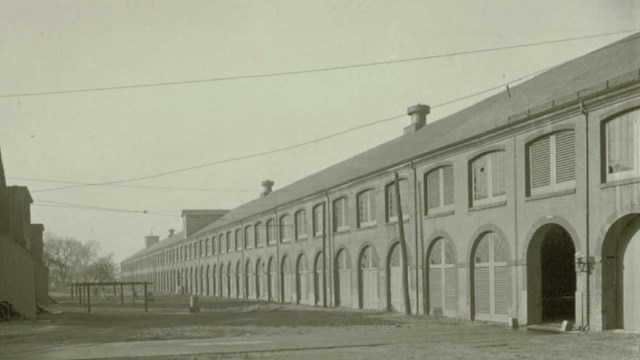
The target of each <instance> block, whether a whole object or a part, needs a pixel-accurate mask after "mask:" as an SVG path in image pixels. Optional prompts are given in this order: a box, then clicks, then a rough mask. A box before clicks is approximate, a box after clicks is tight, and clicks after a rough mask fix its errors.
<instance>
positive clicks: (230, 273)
mask: <svg viewBox="0 0 640 360" xmlns="http://www.w3.org/2000/svg"><path fill="white" fill-rule="evenodd" d="M234 278H235V276H234V275H233V266H231V263H229V264H227V297H228V298H231V297H233V293H232V291H233V289H235V286H234V284H233V279H234Z"/></svg>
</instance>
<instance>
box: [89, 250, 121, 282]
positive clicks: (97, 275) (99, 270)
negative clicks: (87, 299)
mask: <svg viewBox="0 0 640 360" xmlns="http://www.w3.org/2000/svg"><path fill="white" fill-rule="evenodd" d="M116 267H117V266H116V262H115V260H113V253H109V254H108V255H106V256H101V257H99V258H98V259H97V260H96V261H95V262H93V264H91V266H90V268H89V275H90V277H91V281H96V282H103V281H113V280H114V279H115V277H116Z"/></svg>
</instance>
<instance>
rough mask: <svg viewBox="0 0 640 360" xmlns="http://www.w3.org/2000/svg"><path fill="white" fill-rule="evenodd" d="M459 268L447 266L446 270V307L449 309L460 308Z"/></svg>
mask: <svg viewBox="0 0 640 360" xmlns="http://www.w3.org/2000/svg"><path fill="white" fill-rule="evenodd" d="M457 280H458V270H457V269H456V268H445V270H444V284H445V289H444V292H445V294H444V302H445V305H444V308H445V310H449V311H456V310H457V309H458V304H457V303H458V281H457Z"/></svg>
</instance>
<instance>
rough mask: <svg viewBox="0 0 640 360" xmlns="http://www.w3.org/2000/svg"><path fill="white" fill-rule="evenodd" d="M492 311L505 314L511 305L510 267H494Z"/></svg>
mask: <svg viewBox="0 0 640 360" xmlns="http://www.w3.org/2000/svg"><path fill="white" fill-rule="evenodd" d="M493 271H494V282H495V283H494V298H495V300H494V305H495V308H494V312H495V314H497V315H507V314H508V313H509V306H511V269H510V268H509V267H506V266H496V267H495V268H494V270H493Z"/></svg>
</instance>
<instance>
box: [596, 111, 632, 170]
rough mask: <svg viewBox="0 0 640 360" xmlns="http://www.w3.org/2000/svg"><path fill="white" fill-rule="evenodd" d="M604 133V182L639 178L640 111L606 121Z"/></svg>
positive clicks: (626, 113) (629, 112)
mask: <svg viewBox="0 0 640 360" xmlns="http://www.w3.org/2000/svg"><path fill="white" fill-rule="evenodd" d="M604 132H605V134H604V138H605V142H606V148H605V153H606V155H605V161H604V168H605V169H606V174H605V176H606V180H607V181H615V180H622V179H628V178H631V177H638V176H640V109H634V110H632V111H628V112H625V113H623V114H620V115H617V116H615V117H614V118H612V119H610V120H607V122H605V125H604Z"/></svg>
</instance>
